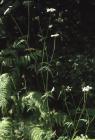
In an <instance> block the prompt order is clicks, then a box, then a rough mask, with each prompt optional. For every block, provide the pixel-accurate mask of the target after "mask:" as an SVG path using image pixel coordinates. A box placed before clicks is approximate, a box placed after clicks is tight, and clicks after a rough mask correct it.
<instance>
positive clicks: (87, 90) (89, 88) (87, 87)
mask: <svg viewBox="0 0 95 140" xmlns="http://www.w3.org/2000/svg"><path fill="white" fill-rule="evenodd" d="M90 90H92V87H91V86H89V85H88V86H86V87H82V91H83V92H89V91H90Z"/></svg>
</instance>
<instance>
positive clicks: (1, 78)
mask: <svg viewBox="0 0 95 140" xmlns="http://www.w3.org/2000/svg"><path fill="white" fill-rule="evenodd" d="M13 89H14V85H13V82H12V79H11V77H10V75H9V74H8V73H5V74H2V75H0V108H1V110H2V113H3V112H6V111H7V105H8V101H9V99H10V96H11V94H12V92H13Z"/></svg>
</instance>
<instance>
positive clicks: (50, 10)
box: [46, 8, 56, 13]
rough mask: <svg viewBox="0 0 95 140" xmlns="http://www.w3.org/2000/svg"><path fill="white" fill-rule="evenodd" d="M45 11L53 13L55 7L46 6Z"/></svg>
mask: <svg viewBox="0 0 95 140" xmlns="http://www.w3.org/2000/svg"><path fill="white" fill-rule="evenodd" d="M46 11H47V13H53V12H55V11H56V9H54V8H47V9H46Z"/></svg>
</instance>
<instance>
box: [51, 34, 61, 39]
mask: <svg viewBox="0 0 95 140" xmlns="http://www.w3.org/2000/svg"><path fill="white" fill-rule="evenodd" d="M58 36H59V34H58V33H56V34H53V35H51V37H52V38H53V37H54V38H56V37H58Z"/></svg>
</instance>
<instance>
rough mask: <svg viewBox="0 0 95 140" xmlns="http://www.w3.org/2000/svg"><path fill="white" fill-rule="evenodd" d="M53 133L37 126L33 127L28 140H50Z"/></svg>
mask: <svg viewBox="0 0 95 140" xmlns="http://www.w3.org/2000/svg"><path fill="white" fill-rule="evenodd" d="M54 135H55V133H54V132H52V130H51V129H46V128H43V127H41V126H39V125H35V126H34V127H32V129H31V130H30V140H51V139H52V138H53V137H54Z"/></svg>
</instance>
